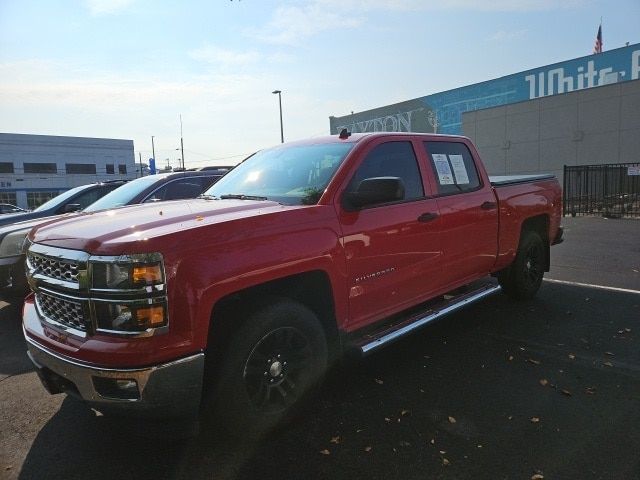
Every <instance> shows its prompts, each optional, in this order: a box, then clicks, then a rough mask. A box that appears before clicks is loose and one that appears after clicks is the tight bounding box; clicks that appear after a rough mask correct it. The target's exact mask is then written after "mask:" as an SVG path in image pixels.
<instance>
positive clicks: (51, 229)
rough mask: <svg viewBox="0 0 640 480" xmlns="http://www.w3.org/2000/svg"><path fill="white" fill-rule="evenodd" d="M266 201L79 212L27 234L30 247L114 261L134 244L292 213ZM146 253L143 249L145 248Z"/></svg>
mask: <svg viewBox="0 0 640 480" xmlns="http://www.w3.org/2000/svg"><path fill="white" fill-rule="evenodd" d="M298 208H301V207H299V206H286V205H281V204H279V203H277V202H272V201H268V200H261V201H254V200H209V199H195V200H176V201H168V202H158V203H146V204H141V205H132V206H128V207H122V208H115V209H112V210H102V211H98V212H84V213H82V214H80V215H77V216H74V217H73V218H68V219H62V220H58V221H56V222H53V223H50V224H45V225H42V226H40V227H37V228H35V229H34V230H32V231H31V233H30V235H29V238H30V240H31V241H33V242H36V243H43V244H46V245H50V246H54V247H62V248H70V249H74V250H84V251H87V252H89V253H94V254H96V253H100V254H110V255H118V254H121V253H132V252H134V251H135V250H141V249H144V247H142V246H140V242H145V243H146V242H149V241H153V240H157V239H158V238H160V237H164V236H166V235H169V234H173V233H176V232H179V231H185V230H190V229H193V228H202V227H204V226H205V225H212V224H217V223H223V222H230V221H234V220H239V219H244V218H248V217H252V216H260V215H264V214H267V213H275V212H277V211H282V210H288V209H298ZM147 248H148V247H147Z"/></svg>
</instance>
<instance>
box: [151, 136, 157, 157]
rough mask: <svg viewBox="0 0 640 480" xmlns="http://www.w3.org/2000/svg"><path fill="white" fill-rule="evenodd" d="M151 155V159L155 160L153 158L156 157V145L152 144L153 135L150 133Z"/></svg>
mask: <svg viewBox="0 0 640 480" xmlns="http://www.w3.org/2000/svg"><path fill="white" fill-rule="evenodd" d="M151 156H152V157H153V160H154V161H155V159H156V147H155V145H154V144H153V135H151Z"/></svg>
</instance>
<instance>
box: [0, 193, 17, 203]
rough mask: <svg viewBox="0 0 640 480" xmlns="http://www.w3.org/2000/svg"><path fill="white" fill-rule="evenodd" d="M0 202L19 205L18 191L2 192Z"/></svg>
mask: <svg viewBox="0 0 640 480" xmlns="http://www.w3.org/2000/svg"><path fill="white" fill-rule="evenodd" d="M0 203H10V204H11V205H17V204H18V202H17V201H16V192H0Z"/></svg>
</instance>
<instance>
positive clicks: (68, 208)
mask: <svg viewBox="0 0 640 480" xmlns="http://www.w3.org/2000/svg"><path fill="white" fill-rule="evenodd" d="M81 209H82V206H81V205H80V204H79V203H67V204H66V205H65V206H64V208H63V209H62V213H70V212H77V211H79V210H81Z"/></svg>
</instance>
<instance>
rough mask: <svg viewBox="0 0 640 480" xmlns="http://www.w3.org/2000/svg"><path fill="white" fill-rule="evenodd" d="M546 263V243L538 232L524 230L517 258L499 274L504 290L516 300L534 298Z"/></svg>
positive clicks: (499, 280)
mask: <svg viewBox="0 0 640 480" xmlns="http://www.w3.org/2000/svg"><path fill="white" fill-rule="evenodd" d="M545 263H546V250H545V245H544V242H543V240H542V238H541V237H540V235H539V234H538V233H537V232H533V231H528V232H524V234H523V236H522V238H521V240H520V245H519V246H518V252H517V253H516V258H515V260H514V261H513V263H512V264H511V266H509V267H508V268H506V269H505V270H503V271H502V272H500V274H499V275H498V282H499V283H500V286H501V287H502V291H503V292H504V293H505V294H507V295H508V296H510V297H511V298H514V299H516V300H530V299H532V298H533V297H534V296H535V295H536V293H537V292H538V289H539V288H540V285H541V284H542V277H543V276H544V270H545Z"/></svg>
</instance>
